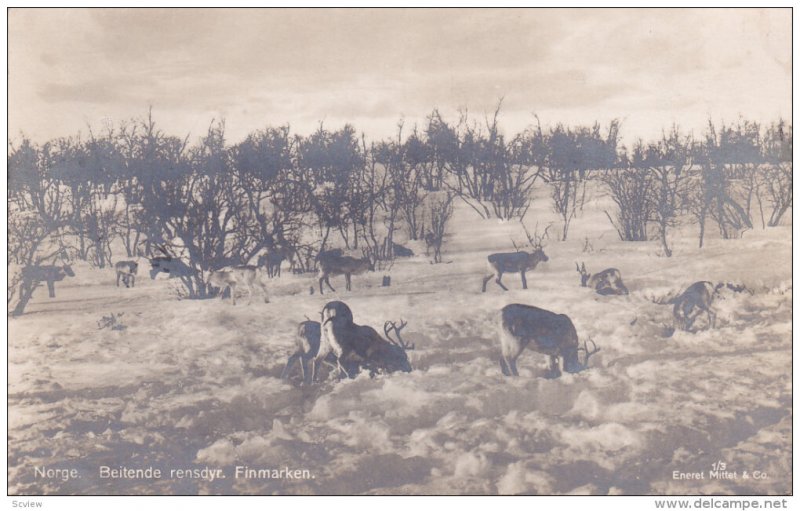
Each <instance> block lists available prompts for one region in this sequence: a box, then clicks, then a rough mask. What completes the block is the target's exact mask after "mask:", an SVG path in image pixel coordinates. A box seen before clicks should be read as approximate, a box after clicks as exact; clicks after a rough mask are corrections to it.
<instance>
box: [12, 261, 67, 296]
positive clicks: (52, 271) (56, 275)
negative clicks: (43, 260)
mask: <svg viewBox="0 0 800 511" xmlns="http://www.w3.org/2000/svg"><path fill="white" fill-rule="evenodd" d="M74 276H75V272H74V271H72V267H71V266H70V265H69V264H68V263H66V262H65V263H64V264H63V265H56V264H35V265H31V266H26V267H24V268H23V269H22V279H23V282H24V283H26V287H27V288H28V289H30V290H33V289H35V288H36V287H37V286H38V285H39V284H41V283H42V282H47V295H48V296H49V297H50V298H55V297H56V284H55V283H56V282H61V281H62V280H64V279H65V278H66V277H74Z"/></svg>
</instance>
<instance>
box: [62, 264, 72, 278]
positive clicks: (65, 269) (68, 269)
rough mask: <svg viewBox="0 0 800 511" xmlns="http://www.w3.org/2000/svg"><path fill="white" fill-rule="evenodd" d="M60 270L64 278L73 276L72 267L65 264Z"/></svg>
mask: <svg viewBox="0 0 800 511" xmlns="http://www.w3.org/2000/svg"><path fill="white" fill-rule="evenodd" d="M61 269H62V271H63V272H64V275H65V276H68V277H74V276H75V272H74V271H72V266H70V265H69V264H66V263H65V264H64V266H62V267H61Z"/></svg>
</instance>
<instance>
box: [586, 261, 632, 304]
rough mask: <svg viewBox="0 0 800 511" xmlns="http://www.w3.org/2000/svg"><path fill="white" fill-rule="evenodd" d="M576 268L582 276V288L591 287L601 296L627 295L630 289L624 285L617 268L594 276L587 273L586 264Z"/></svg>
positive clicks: (607, 269) (608, 269)
mask: <svg viewBox="0 0 800 511" xmlns="http://www.w3.org/2000/svg"><path fill="white" fill-rule="evenodd" d="M575 268H576V269H577V270H578V273H580V274H581V286H583V287H590V288H592V289H594V290H595V291H596V292H597V294H600V295H604V296H606V295H627V294H628V288H627V287H625V284H623V283H622V274H620V272H619V270H618V269H616V268H606V269H605V270H603V271H601V272H600V273H595V274H594V275H591V274H589V272H587V271H586V264H585V263H581V265H580V266H578V263H577V262H576V263H575Z"/></svg>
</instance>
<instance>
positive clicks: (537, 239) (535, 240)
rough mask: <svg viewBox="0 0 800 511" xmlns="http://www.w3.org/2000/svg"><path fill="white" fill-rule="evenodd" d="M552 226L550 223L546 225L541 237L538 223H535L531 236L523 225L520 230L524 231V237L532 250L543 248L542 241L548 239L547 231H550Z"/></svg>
mask: <svg viewBox="0 0 800 511" xmlns="http://www.w3.org/2000/svg"><path fill="white" fill-rule="evenodd" d="M520 223H521V222H520ZM552 225H553V223H552V222H551V223H550V224H548V225H547V227H545V229H544V232H543V233H542V235H541V236H539V222H536V227H535V228H534V230H533V235H531V233H530V232H528V228H527V227H525V224H522V230H523V231H525V236H526V237H527V238H528V242H529V243H530V244H531V246H532V247H533V248H543V247H544V244H543V241H544V240H546V239H549V235H548V234H547V231H548V230H549V229H550V227H552Z"/></svg>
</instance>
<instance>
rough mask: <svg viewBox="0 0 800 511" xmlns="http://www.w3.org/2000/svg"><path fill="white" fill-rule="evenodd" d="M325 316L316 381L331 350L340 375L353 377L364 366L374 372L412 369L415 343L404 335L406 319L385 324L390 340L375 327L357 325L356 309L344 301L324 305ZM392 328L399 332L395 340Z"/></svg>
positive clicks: (323, 316) (323, 314) (371, 373)
mask: <svg viewBox="0 0 800 511" xmlns="http://www.w3.org/2000/svg"><path fill="white" fill-rule="evenodd" d="M321 316H322V334H321V342H320V348H319V351H318V353H317V356H316V358H315V359H314V366H313V368H312V380H313V378H314V376H313V374H315V373H316V370H317V369H316V368H317V366H318V364H319V362H320V361H322V360H324V359H325V358H326V357H327V356H328V354H329V353H333V355H334V356H335V358H336V364H337V368H338V370H339V374H340V375H341V374H344V375H346V376H347V377H350V378H352V377H354V376H355V375H356V373H357V372H358V370H359V369H360V368H361V367H363V368H365V369H368V370H369V371H370V375H374V374H376V373H378V372H386V373H392V372H395V371H403V372H410V371H411V364H410V363H409V361H408V355H407V354H406V350H411V349H414V345H413V344H411V345H409V344H407V343H405V342H403V340H402V338H401V337H400V330H402V329H403V328H404V327H405V326H406V322H405V321H402V320H401V324H400V326H397V325H396V324H395V323H394V322H391V321H387V322H386V323H385V324H384V333H385V334H386V337H387V339H389V340H388V341H387V340H386V339H384V338H383V337H381V335H380V334H379V333H378V332H377V331H375V329H374V328H372V327H370V326H366V325H357V324H355V322H354V321H353V312H352V311H351V310H350V307H348V306H347V304H345V303H344V302H339V301H334V302H328V303H327V304H326V305H325V307H323V309H322V314H321ZM392 331H394V332H395V335H396V336H397V340H393V339H392V338H391V336H390V335H389V334H390V332H392ZM345 367H347V368H349V370H347V369H346V368H345Z"/></svg>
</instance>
